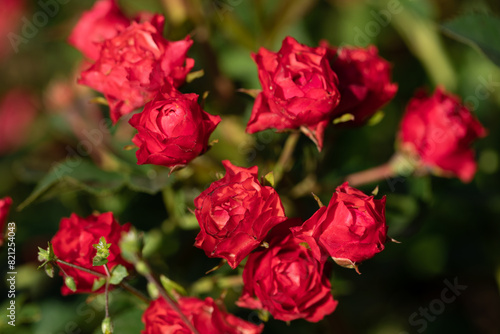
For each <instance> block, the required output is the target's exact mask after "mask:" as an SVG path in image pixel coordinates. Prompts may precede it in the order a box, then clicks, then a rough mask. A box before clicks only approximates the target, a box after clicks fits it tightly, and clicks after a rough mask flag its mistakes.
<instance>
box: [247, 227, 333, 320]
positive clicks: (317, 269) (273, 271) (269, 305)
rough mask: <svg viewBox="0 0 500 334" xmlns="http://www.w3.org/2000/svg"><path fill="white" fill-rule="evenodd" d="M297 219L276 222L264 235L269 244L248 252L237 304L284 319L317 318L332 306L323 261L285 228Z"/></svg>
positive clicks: (324, 314)
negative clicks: (267, 235) (268, 233)
mask: <svg viewBox="0 0 500 334" xmlns="http://www.w3.org/2000/svg"><path fill="white" fill-rule="evenodd" d="M300 223H301V221H300V219H291V220H288V221H287V222H284V223H283V224H281V225H279V226H277V227H276V228H274V229H273V230H272V231H271V233H270V235H269V237H268V238H266V240H267V241H268V242H269V247H268V248H262V249H259V250H258V251H256V252H254V253H252V254H250V256H249V257H248V260H247V263H246V265H245V268H244V269H243V283H244V286H243V292H242V295H241V297H240V299H239V300H238V302H237V305H238V306H241V307H246V308H251V309H264V310H267V311H269V313H270V314H271V315H272V316H273V317H274V318H275V319H278V320H283V321H291V320H295V319H305V320H307V321H310V322H317V321H320V320H321V319H323V317H324V316H326V315H328V314H330V313H332V312H333V311H334V310H335V308H336V307H337V301H335V300H334V299H333V296H332V293H331V286H330V281H329V279H328V270H327V269H326V268H325V261H322V260H321V261H318V260H316V259H315V258H314V255H313V253H312V252H311V250H309V249H308V248H307V247H306V246H305V245H303V244H302V240H300V239H297V238H295V237H294V236H293V235H292V234H291V233H290V231H289V230H288V229H289V228H290V227H291V226H295V225H297V224H300Z"/></svg>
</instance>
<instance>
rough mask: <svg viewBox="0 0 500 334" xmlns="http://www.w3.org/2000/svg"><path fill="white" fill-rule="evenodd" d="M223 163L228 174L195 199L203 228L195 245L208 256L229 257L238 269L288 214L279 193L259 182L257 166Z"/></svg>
mask: <svg viewBox="0 0 500 334" xmlns="http://www.w3.org/2000/svg"><path fill="white" fill-rule="evenodd" d="M222 164H223V165H224V168H225V169H226V175H225V176H224V177H223V178H222V179H220V180H218V181H215V182H213V183H212V184H211V185H210V187H208V189H206V190H205V191H203V192H202V193H201V194H200V196H198V197H196V198H195V200H194V205H195V207H196V209H195V215H196V219H197V220H198V223H199V224H200V228H201V231H200V233H199V234H198V236H197V237H196V242H195V246H196V247H198V248H201V249H203V250H204V251H205V254H206V255H207V256H208V257H220V258H223V259H226V260H227V262H228V264H229V265H230V266H231V268H233V269H234V268H236V267H237V266H238V264H239V263H240V262H241V260H243V259H244V258H245V257H246V256H247V255H248V254H249V253H250V252H251V251H252V250H254V249H255V248H257V247H259V245H260V244H261V243H262V241H263V240H264V238H265V236H266V235H267V233H268V232H269V230H270V229H271V228H273V227H274V226H275V225H277V224H279V223H281V222H282V221H284V220H285V219H286V218H285V211H284V209H283V205H282V204H281V200H280V198H279V196H278V193H277V192H276V191H275V190H274V188H272V187H269V186H263V185H261V184H260V183H259V179H258V174H257V173H258V168H257V166H254V167H251V168H243V167H237V166H234V165H232V164H231V162H229V161H227V160H225V161H223V162H222Z"/></svg>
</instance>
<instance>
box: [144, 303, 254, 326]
mask: <svg viewBox="0 0 500 334" xmlns="http://www.w3.org/2000/svg"><path fill="white" fill-rule="evenodd" d="M177 302H178V305H179V309H180V310H181V312H182V313H183V314H184V315H185V316H186V318H187V319H188V320H189V321H190V322H191V324H193V326H194V327H195V329H196V330H197V331H198V332H199V333H200V334H213V333H226V334H258V333H261V332H262V330H263V327H264V325H260V326H257V325H254V324H252V323H249V322H247V321H244V320H242V319H240V318H238V317H236V316H234V315H232V314H230V313H227V312H225V311H224V310H222V309H221V308H219V306H218V305H217V303H216V302H215V301H214V300H213V299H212V298H210V297H207V298H206V299H205V300H200V299H198V298H193V297H181V298H179V299H178V300H177ZM142 322H143V323H144V324H145V329H144V330H142V331H141V334H157V333H176V334H177V333H179V334H181V333H183V334H184V333H185V334H190V333H192V331H191V330H190V329H189V327H188V325H186V324H185V323H184V322H183V321H182V319H181V317H180V315H179V314H178V313H177V312H176V311H174V310H173V309H172V308H171V307H170V306H169V305H168V304H167V302H166V301H165V300H164V299H163V298H158V299H156V300H154V301H152V302H151V303H150V304H149V307H148V308H147V309H146V311H145V312H144V314H143V315H142Z"/></svg>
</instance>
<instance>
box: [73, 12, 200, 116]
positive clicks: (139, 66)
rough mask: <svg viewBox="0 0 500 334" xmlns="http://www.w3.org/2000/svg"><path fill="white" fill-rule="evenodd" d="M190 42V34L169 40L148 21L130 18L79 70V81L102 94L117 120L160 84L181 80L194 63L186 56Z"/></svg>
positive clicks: (140, 105)
mask: <svg viewBox="0 0 500 334" xmlns="http://www.w3.org/2000/svg"><path fill="white" fill-rule="evenodd" d="M192 43H193V41H192V40H191V39H190V38H189V36H188V37H186V38H185V39H184V40H181V41H177V42H170V41H168V40H166V39H165V38H163V36H162V34H161V31H160V30H158V28H157V27H155V26H154V25H153V24H151V23H150V22H144V23H137V22H132V23H131V25H130V26H128V27H127V28H126V29H125V30H124V31H122V32H121V33H120V34H118V35H117V36H115V37H113V38H111V39H108V40H106V41H104V43H103V44H102V49H101V53H100V56H99V58H98V59H97V61H96V63H95V64H93V65H92V66H91V67H90V68H89V69H87V70H85V71H84V72H82V75H81V78H80V79H79V81H78V82H79V83H81V84H84V85H87V86H89V87H91V88H93V89H95V90H97V91H99V92H102V93H103V94H104V96H105V97H106V99H107V100H108V103H109V106H110V113H111V119H112V120H113V122H115V123H116V122H117V121H118V119H119V118H120V117H121V116H123V115H125V114H128V113H130V112H131V111H133V110H134V109H137V108H140V107H142V106H144V105H145V104H146V102H149V101H150V100H151V99H152V98H153V97H154V96H155V95H156V94H157V92H158V91H159V90H160V88H161V87H162V86H164V85H166V84H170V85H173V86H174V87H178V86H180V85H181V84H182V83H184V81H185V78H186V75H187V74H188V73H189V71H190V70H191V68H192V67H193V65H194V60H193V59H191V58H186V55H187V51H188V49H189V48H190V47H191V44H192Z"/></svg>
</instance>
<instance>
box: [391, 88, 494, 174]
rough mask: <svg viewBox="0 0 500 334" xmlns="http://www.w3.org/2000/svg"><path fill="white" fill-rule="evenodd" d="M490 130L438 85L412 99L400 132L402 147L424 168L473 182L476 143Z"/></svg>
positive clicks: (456, 98)
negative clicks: (434, 89)
mask: <svg viewBox="0 0 500 334" xmlns="http://www.w3.org/2000/svg"><path fill="white" fill-rule="evenodd" d="M485 135H486V130H485V129H484V128H483V126H482V125H481V123H479V121H478V120H477V119H476V118H475V117H474V116H473V115H472V113H471V112H470V111H469V109H467V108H466V107H464V106H463V105H462V104H461V103H460V99H459V98H458V97H457V96H454V95H451V94H448V93H446V92H445V91H444V89H443V88H437V89H436V92H435V93H434V95H432V96H431V97H428V96H427V95H426V94H425V92H423V91H420V92H418V93H417V94H416V96H415V97H414V98H413V99H411V100H410V102H409V103H408V106H407V107H406V113H405V115H404V116H403V120H402V121H401V126H400V131H399V135H398V138H399V141H400V150H402V151H403V152H405V153H409V154H410V155H412V156H417V157H418V158H419V160H420V164H421V166H420V167H423V168H426V167H427V168H431V169H433V170H434V171H435V172H436V173H438V174H448V175H456V176H458V177H459V178H460V179H461V180H462V181H463V182H470V181H471V180H472V178H473V177H474V173H475V172H476V162H475V160H474V151H473V150H472V149H471V148H470V146H471V144H472V142H473V141H474V140H476V139H477V138H479V137H484V136H485Z"/></svg>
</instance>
